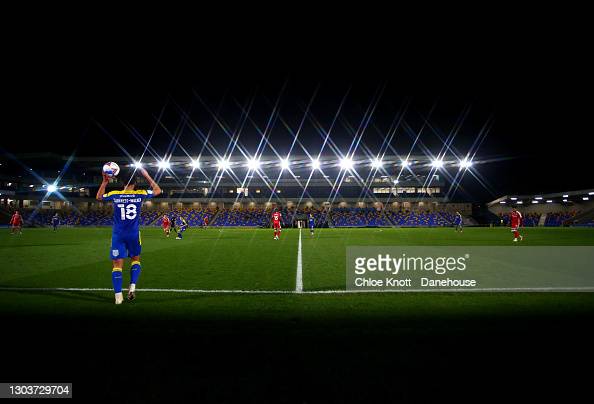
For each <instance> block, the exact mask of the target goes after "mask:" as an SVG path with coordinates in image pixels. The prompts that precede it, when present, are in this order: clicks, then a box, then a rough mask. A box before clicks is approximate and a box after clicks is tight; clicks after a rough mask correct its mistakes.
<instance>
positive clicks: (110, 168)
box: [103, 161, 120, 177]
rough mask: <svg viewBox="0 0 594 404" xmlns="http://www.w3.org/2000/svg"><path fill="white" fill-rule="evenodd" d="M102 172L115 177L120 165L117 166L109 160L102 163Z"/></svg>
mask: <svg viewBox="0 0 594 404" xmlns="http://www.w3.org/2000/svg"><path fill="white" fill-rule="evenodd" d="M103 172H104V173H105V174H106V175H107V176H108V177H115V176H116V175H118V174H119V173H120V166H118V165H117V164H116V163H114V162H113V161H110V162H109V163H105V164H104V165H103Z"/></svg>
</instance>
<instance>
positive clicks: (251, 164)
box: [247, 159, 260, 170]
mask: <svg viewBox="0 0 594 404" xmlns="http://www.w3.org/2000/svg"><path fill="white" fill-rule="evenodd" d="M247 166H248V168H249V169H250V170H257V169H258V168H260V160H258V159H249V160H248V162H247Z"/></svg>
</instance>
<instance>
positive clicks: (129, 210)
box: [103, 190, 153, 236]
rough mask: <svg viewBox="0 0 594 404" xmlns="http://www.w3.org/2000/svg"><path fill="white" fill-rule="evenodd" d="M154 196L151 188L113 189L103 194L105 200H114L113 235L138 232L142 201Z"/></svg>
mask: <svg viewBox="0 0 594 404" xmlns="http://www.w3.org/2000/svg"><path fill="white" fill-rule="evenodd" d="M152 197H153V191H151V190H147V191H145V190H134V191H111V192H109V193H107V194H105V195H103V200H104V201H111V202H113V235H118V236H131V235H134V234H138V226H139V224H140V209H141V207H142V202H143V201H144V200H145V199H148V198H152Z"/></svg>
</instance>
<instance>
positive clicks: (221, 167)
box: [217, 159, 230, 171]
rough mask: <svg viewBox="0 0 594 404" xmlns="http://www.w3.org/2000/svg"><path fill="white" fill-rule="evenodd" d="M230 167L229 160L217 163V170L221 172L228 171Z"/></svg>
mask: <svg viewBox="0 0 594 404" xmlns="http://www.w3.org/2000/svg"><path fill="white" fill-rule="evenodd" d="M229 167H230V164H229V160H225V159H220V160H219V161H217V168H218V169H219V170H223V171H225V170H228V169H229Z"/></svg>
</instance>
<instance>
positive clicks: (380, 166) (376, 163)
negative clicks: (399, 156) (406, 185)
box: [371, 158, 384, 169]
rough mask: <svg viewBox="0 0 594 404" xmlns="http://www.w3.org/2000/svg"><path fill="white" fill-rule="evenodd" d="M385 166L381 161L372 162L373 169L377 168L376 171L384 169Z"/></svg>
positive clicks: (374, 160)
mask: <svg viewBox="0 0 594 404" xmlns="http://www.w3.org/2000/svg"><path fill="white" fill-rule="evenodd" d="M383 165H384V163H383V162H382V160H381V159H377V158H376V159H373V161H372V162H371V167H373V168H376V169H378V168H382V167H383Z"/></svg>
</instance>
